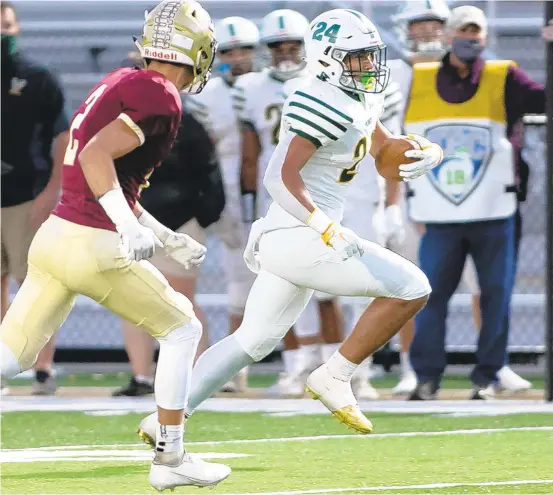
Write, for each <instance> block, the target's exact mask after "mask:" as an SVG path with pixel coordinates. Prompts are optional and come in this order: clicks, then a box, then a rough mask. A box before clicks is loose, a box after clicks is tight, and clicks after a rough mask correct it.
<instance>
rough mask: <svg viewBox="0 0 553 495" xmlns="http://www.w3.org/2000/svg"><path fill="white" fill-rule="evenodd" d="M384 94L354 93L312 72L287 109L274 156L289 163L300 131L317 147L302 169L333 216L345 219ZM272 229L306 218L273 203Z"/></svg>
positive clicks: (322, 205)
mask: <svg viewBox="0 0 553 495" xmlns="http://www.w3.org/2000/svg"><path fill="white" fill-rule="evenodd" d="M383 100H384V96H383V95H381V94H364V95H360V96H358V95H354V94H351V93H346V92H345V91H343V90H341V89H339V88H337V87H335V86H332V85H330V84H328V83H325V82H322V81H320V80H319V79H317V78H315V77H308V78H305V79H304V80H303V81H302V84H301V85H300V86H299V87H298V88H297V89H296V90H295V91H294V92H293V93H292V94H291V95H290V96H289V97H288V99H287V100H286V103H285V105H284V108H283V115H282V126H281V130H280V141H281V144H282V146H279V147H278V149H277V151H276V153H275V154H274V155H273V157H272V158H271V161H272V160H276V163H275V165H276V166H280V165H277V164H282V163H283V162H284V156H285V154H286V152H287V148H288V143H289V142H290V141H291V140H292V139H293V138H294V136H296V135H298V136H301V137H303V138H304V139H308V140H309V141H311V142H312V143H313V144H314V145H315V146H316V147H317V151H316V152H315V153H314V154H313V156H312V157H311V158H310V159H309V161H308V162H307V163H306V165H305V166H304V167H303V169H302V170H301V177H302V179H303V181H304V183H305V186H306V188H307V190H308V192H309V194H310V195H311V198H312V199H313V201H314V202H315V204H316V205H317V206H318V207H319V208H320V209H321V210H323V211H324V212H325V213H326V214H327V215H328V216H329V217H330V218H332V219H333V220H335V221H338V222H339V221H341V219H342V216H343V208H344V201H345V198H346V195H347V188H348V185H349V184H350V183H351V182H352V181H353V180H355V175H356V174H357V172H358V167H359V165H360V163H361V162H362V161H363V158H365V156H366V155H367V154H368V153H369V150H370V148H371V138H372V133H373V131H374V129H375V126H376V123H377V121H378V119H379V116H380V115H381V113H382V108H383ZM266 222H267V223H266V224H265V225H266V228H268V229H274V228H286V227H292V226H295V225H302V223H301V222H300V221H299V220H297V219H296V218H294V217H293V216H292V215H290V214H288V213H287V212H286V211H284V210H283V209H282V208H281V207H280V206H279V205H278V204H276V203H272V204H271V207H270V208H269V212H268V213H267V216H266Z"/></svg>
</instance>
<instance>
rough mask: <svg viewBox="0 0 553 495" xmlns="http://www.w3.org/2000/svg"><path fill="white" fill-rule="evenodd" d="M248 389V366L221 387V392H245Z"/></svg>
mask: <svg viewBox="0 0 553 495" xmlns="http://www.w3.org/2000/svg"><path fill="white" fill-rule="evenodd" d="M246 390H248V368H243V369H241V370H240V371H239V372H238V373H237V374H236V375H235V376H234V378H233V379H232V380H229V381H228V382H227V383H225V384H224V385H223V387H222V388H221V392H225V393H229V394H243V393H244V392H245V391H246Z"/></svg>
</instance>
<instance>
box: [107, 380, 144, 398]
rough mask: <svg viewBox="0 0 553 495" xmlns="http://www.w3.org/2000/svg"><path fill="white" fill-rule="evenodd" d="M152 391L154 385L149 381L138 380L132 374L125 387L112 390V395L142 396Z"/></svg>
mask: <svg viewBox="0 0 553 495" xmlns="http://www.w3.org/2000/svg"><path fill="white" fill-rule="evenodd" d="M153 393H154V386H153V385H150V384H149V383H144V382H138V381H136V378H135V377H134V376H133V377H132V378H131V381H130V382H129V384H128V385H127V386H126V387H123V388H120V389H118V390H116V391H115V392H113V394H112V397H143V396H145V395H151V394H153Z"/></svg>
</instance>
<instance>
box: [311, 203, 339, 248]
mask: <svg viewBox="0 0 553 495" xmlns="http://www.w3.org/2000/svg"><path fill="white" fill-rule="evenodd" d="M306 224H307V225H308V226H309V227H311V228H312V229H313V230H316V231H317V232H318V233H319V234H321V237H322V238H323V241H324V243H325V244H328V243H329V241H330V239H331V238H332V236H333V235H334V234H335V231H336V228H335V226H336V224H335V223H334V222H333V221H332V220H331V219H330V218H329V217H328V215H326V214H325V213H323V212H322V211H321V210H319V208H315V209H314V210H313V212H312V213H311V215H309V218H308V219H307V222H306Z"/></svg>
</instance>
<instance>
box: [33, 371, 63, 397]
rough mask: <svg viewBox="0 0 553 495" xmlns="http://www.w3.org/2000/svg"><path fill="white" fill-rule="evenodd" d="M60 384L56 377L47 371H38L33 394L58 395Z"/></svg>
mask: <svg viewBox="0 0 553 495" xmlns="http://www.w3.org/2000/svg"><path fill="white" fill-rule="evenodd" d="M57 388H58V386H57V384H56V378H55V377H54V376H52V375H51V374H50V373H48V372H47V371H37V372H36V380H35V381H34V382H33V386H32V390H31V394H32V395H56V390H57Z"/></svg>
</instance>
